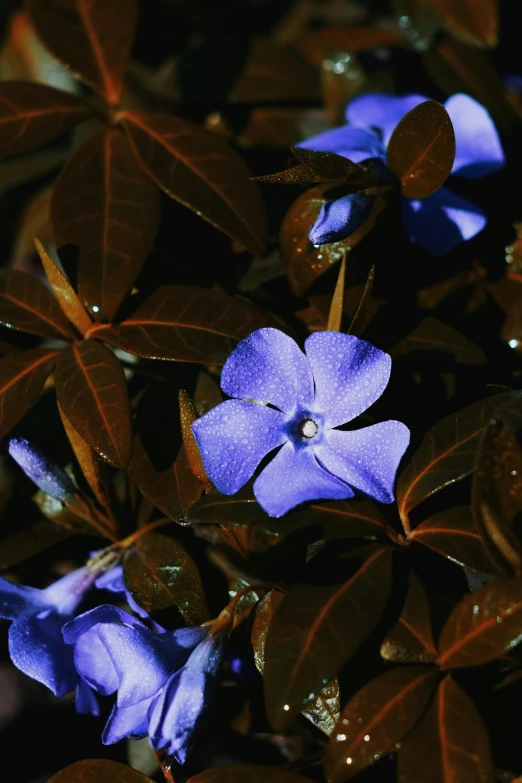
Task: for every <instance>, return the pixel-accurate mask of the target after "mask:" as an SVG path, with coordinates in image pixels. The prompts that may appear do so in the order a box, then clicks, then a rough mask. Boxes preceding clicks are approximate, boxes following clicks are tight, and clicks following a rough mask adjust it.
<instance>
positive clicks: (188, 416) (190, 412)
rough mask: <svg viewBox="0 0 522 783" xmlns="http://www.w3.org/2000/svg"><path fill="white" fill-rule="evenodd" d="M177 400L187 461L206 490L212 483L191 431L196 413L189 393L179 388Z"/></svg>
mask: <svg viewBox="0 0 522 783" xmlns="http://www.w3.org/2000/svg"><path fill="white" fill-rule="evenodd" d="M178 402H179V416H180V421H181V436H182V438H183V445H184V447H185V454H186V456H187V461H188V464H189V466H190V469H191V470H192V472H193V474H194V476H195V477H196V478H197V479H198V480H199V481H200V482H201V485H202V486H203V487H204V488H205V491H207V492H208V491H209V490H210V489H212V487H213V484H212V482H211V481H210V479H209V478H208V476H207V474H206V473H205V468H204V467H203V460H202V458H201V454H200V451H199V449H198V445H197V443H196V439H195V437H194V433H193V432H192V425H193V423H194V422H195V421H196V419H197V418H198V414H197V411H196V408H195V407H194V403H193V402H192V400H191V399H190V396H189V394H188V393H187V392H186V391H185V390H184V389H180V392H179V395H178Z"/></svg>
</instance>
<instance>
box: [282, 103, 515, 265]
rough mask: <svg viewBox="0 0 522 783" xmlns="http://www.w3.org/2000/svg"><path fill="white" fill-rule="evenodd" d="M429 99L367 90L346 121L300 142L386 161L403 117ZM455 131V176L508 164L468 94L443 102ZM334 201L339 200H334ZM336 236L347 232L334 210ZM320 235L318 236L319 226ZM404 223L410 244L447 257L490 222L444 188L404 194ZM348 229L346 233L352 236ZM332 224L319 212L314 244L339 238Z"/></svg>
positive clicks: (349, 108) (487, 122) (489, 123)
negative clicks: (420, 194) (416, 195)
mask: <svg viewBox="0 0 522 783" xmlns="http://www.w3.org/2000/svg"><path fill="white" fill-rule="evenodd" d="M427 100H429V99H428V98H426V97H424V96H422V95H406V96H404V97H393V96H390V95H382V94H379V93H369V94H367V95H362V96H360V97H359V98H355V100H353V101H351V103H349V104H348V106H347V108H346V113H345V116H346V120H347V121H348V123H349V124H348V125H345V126H343V127H341V128H335V129H333V130H330V131H326V132H325V133H321V134H319V135H318V136H314V137H313V138H311V139H307V140H306V141H303V142H300V143H299V144H298V145H297V146H298V147H303V148H304V149H310V150H317V151H321V152H335V153H337V154H338V155H342V156H343V157H345V158H349V159H350V160H352V161H353V162H354V163H364V162H368V161H370V160H377V161H380V162H381V165H382V164H384V165H385V164H386V150H387V148H388V143H389V141H390V138H391V136H392V133H393V131H394V129H395V127H396V126H397V124H398V123H399V121H400V120H401V119H402V118H403V117H404V115H405V114H407V113H408V112H409V111H411V109H414V108H415V107H416V106H418V105H419V104H420V103H423V102H424V101H427ZM444 106H445V108H446V111H447V112H448V114H449V116H450V119H451V122H452V124H453V129H454V132H455V141H456V155H455V161H454V163H453V168H452V172H451V173H452V174H455V175H458V176H460V177H465V178H468V179H478V178H480V177H484V176H486V175H488V174H491V173H492V172H494V171H497V170H499V169H501V168H503V167H504V165H505V157H504V152H503V150H502V145H501V143H500V139H499V137H498V134H497V131H496V129H495V126H494V124H493V121H492V119H491V117H490V116H489V114H488V112H487V111H486V109H485V108H484V107H483V106H481V104H480V103H478V102H477V101H475V100H473V98H471V97H470V96H469V95H464V94H462V93H459V94H457V95H452V96H451V98H449V99H448V100H447V101H446V103H445V104H444ZM333 203H335V202H333ZM330 213H331V214H332V226H331V231H332V235H333V236H337V237H340V236H341V234H342V233H343V232H342V230H341V229H340V227H339V225H338V219H337V213H336V211H335V210H331V211H330ZM319 223H321V232H320V233H321V236H323V237H326V238H323V239H322V240H318V239H317V236H318V228H317V227H318V224H319ZM402 223H403V228H404V231H405V233H406V234H407V236H408V238H409V239H410V241H411V242H415V243H416V244H418V245H420V246H421V247H423V248H424V249H425V250H428V251H429V252H430V253H432V254H433V255H435V256H445V255H447V254H448V253H449V252H450V251H451V250H453V248H454V247H455V246H456V245H458V244H459V243H460V242H463V241H466V240H468V239H471V238H472V237H474V236H475V235H476V234H478V233H479V231H482V229H483V228H484V227H485V225H486V223H487V219H486V216H485V214H484V212H483V211H482V210H481V209H480V207H478V206H477V205H476V204H474V203H473V202H472V201H469V200H468V199H465V198H462V197H461V196H458V195H457V194H456V193H453V192H452V191H451V190H449V189H448V188H446V187H445V186H443V187H441V188H439V190H437V191H436V192H435V193H433V194H432V195H431V196H428V197H427V198H424V199H408V198H405V197H403V198H402ZM350 233H351V231H348V232H347V233H346V234H345V236H348V235H349V234H350ZM328 236H329V232H328V225H327V224H326V225H325V221H324V216H322V215H320V216H319V218H318V219H317V221H316V223H315V225H314V226H313V227H312V229H311V232H310V239H311V241H312V242H314V243H315V244H324V243H325V242H331V241H336V240H335V239H334V240H332V239H330V238H328Z"/></svg>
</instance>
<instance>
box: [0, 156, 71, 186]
mask: <svg viewBox="0 0 522 783" xmlns="http://www.w3.org/2000/svg"><path fill="white" fill-rule="evenodd" d="M66 159H67V151H66V150H61V149H54V150H53V149H49V150H42V151H41V152H34V153H33V154H32V155H25V156H24V157H23V158H15V159H14V160H6V161H4V162H3V163H1V164H0V182H1V183H2V190H9V189H10V188H16V187H18V186H19V185H24V184H25V183H26V182H30V181H31V180H33V179H36V178H37V177H43V176H44V175H45V174H48V173H49V172H50V171H54V169H57V168H59V167H60V166H61V165H62V164H63V163H65V161H66Z"/></svg>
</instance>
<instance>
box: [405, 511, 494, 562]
mask: <svg viewBox="0 0 522 783" xmlns="http://www.w3.org/2000/svg"><path fill="white" fill-rule="evenodd" d="M408 539H409V540H410V541H417V542H418V543H420V544H424V546H427V547H429V548H430V549H433V550H434V551H435V552H438V553H439V554H440V555H443V557H447V558H448V560H452V561H453V562H455V563H459V564H460V565H461V566H464V567H465V568H470V569H471V570H472V571H477V572H478V573H479V574H488V575H492V574H493V575H498V573H499V570H498V568H497V567H496V565H495V563H494V562H493V561H492V560H491V558H490V557H489V556H488V553H487V551H486V549H485V548H484V544H483V542H482V539H481V537H480V535H479V534H478V532H477V529H476V527H475V525H474V523H473V515H472V513H471V507H470V506H456V507H455V508H449V509H445V510H444V511H439V512H438V513H437V514H434V515H433V516H432V517H430V518H429V519H426V520H425V521H424V522H421V524H420V525H417V527H416V528H415V529H414V530H413V532H412V533H411V534H410V535H409V537H408Z"/></svg>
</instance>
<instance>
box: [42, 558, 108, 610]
mask: <svg viewBox="0 0 522 783" xmlns="http://www.w3.org/2000/svg"><path fill="white" fill-rule="evenodd" d="M94 580H95V574H94V573H93V572H92V571H91V570H90V569H89V568H87V566H83V568H77V569H76V570H75V571H71V573H70V574H67V576H64V577H62V579H58V581H57V582H53V584H52V585H49V587H46V588H45V590H42V597H43V599H44V600H45V601H47V602H48V603H49V604H52V605H53V606H54V608H55V609H56V611H57V612H58V613H59V614H61V615H63V616H64V617H72V615H73V614H74V612H75V611H76V609H77V608H78V606H79V605H80V603H81V602H82V601H83V598H84V596H85V593H86V592H87V590H89V589H90V588H91V587H92V585H93V584H94Z"/></svg>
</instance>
